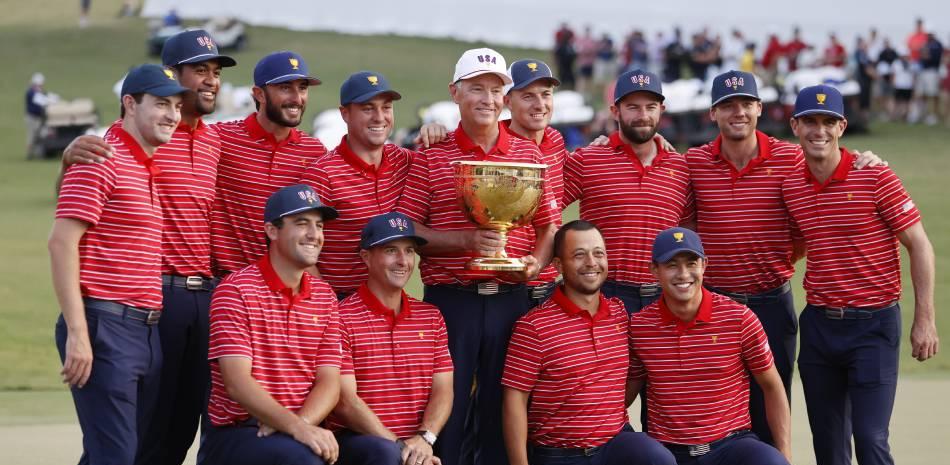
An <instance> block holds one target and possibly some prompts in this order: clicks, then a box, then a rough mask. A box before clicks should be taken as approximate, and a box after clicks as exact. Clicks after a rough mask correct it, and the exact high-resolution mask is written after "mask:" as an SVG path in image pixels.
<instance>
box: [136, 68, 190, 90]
mask: <svg viewBox="0 0 950 465" xmlns="http://www.w3.org/2000/svg"><path fill="white" fill-rule="evenodd" d="M185 92H190V90H189V89H188V88H187V87H182V86H181V84H178V75H177V74H175V72H174V71H172V70H170V69H168V68H162V67H161V66H158V65H152V64H145V65H140V66H136V67H135V68H132V70H131V71H129V74H128V75H126V76H125V80H123V81H122V91H121V92H120V93H119V95H120V96H121V95H131V94H151V95H154V96H156V97H168V96H169V95H177V94H182V93H185Z"/></svg>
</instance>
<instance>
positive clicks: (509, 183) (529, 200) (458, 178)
mask: <svg viewBox="0 0 950 465" xmlns="http://www.w3.org/2000/svg"><path fill="white" fill-rule="evenodd" d="M454 166H455V191H456V194H457V195H458V199H459V205H460V206H461V208H462V212H464V213H465V216H466V217H467V218H468V219H469V220H470V221H471V222H473V223H475V224H476V225H478V227H479V228H482V229H491V230H494V231H498V232H499V233H500V234H501V240H502V243H504V242H505V241H506V235H507V233H508V231H509V230H511V229H514V228H517V227H520V226H525V225H527V224H530V223H531V219H532V218H534V214H535V212H536V211H537V210H538V205H539V203H540V202H541V197H542V195H543V193H544V170H545V169H547V165H537V164H531V163H506V162H492V161H460V162H456V163H455V165H454ZM465 266H466V268H468V269H470V270H483V271H524V269H525V264H524V262H522V261H521V259H520V258H509V257H508V254H506V253H505V250H504V247H503V248H502V250H501V251H499V252H498V253H496V254H495V256H493V257H476V258H473V259H471V260H469V262H468V263H467V264H466V265H465Z"/></svg>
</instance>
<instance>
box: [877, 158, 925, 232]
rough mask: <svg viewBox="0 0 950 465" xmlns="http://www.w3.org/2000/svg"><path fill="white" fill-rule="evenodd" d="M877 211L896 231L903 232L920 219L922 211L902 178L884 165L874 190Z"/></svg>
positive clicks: (892, 229)
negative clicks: (902, 182) (908, 191)
mask: <svg viewBox="0 0 950 465" xmlns="http://www.w3.org/2000/svg"><path fill="white" fill-rule="evenodd" d="M874 203H875V205H877V212H878V214H879V215H881V218H883V219H884V222H885V223H887V226H888V227H889V228H891V231H894V232H895V233H899V232H902V231H904V230H906V229H907V228H909V227H911V226H913V225H914V224H916V223H917V222H918V221H920V211H918V210H917V206H916V205H914V201H913V200H911V198H910V194H908V193H907V190H906V189H904V185H903V184H901V180H900V179H899V178H898V177H897V175H896V174H894V171H892V170H891V169H890V168H887V167H884V168H882V169H881V173H880V175H879V176H878V179H877V186H876V187H875V190H874Z"/></svg>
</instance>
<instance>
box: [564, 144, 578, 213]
mask: <svg viewBox="0 0 950 465" xmlns="http://www.w3.org/2000/svg"><path fill="white" fill-rule="evenodd" d="M583 159H584V152H583V151H582V150H577V151H575V152H574V153H568V154H567V159H565V160H564V194H563V195H562V198H561V205H562V206H563V207H565V208H566V207H567V206H568V205H570V204H572V203H574V202H575V201H576V200H577V199H580V198H581V194H582V192H583V191H582V184H581V183H582V181H583V174H584V166H583Z"/></svg>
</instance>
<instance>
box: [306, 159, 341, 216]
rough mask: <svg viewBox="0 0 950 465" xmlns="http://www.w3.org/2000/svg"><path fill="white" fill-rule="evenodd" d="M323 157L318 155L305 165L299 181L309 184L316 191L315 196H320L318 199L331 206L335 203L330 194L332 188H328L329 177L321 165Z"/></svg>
mask: <svg viewBox="0 0 950 465" xmlns="http://www.w3.org/2000/svg"><path fill="white" fill-rule="evenodd" d="M323 158H324V157H320V158H318V159H316V160H314V161H313V162H311V163H310V164H309V165H307V169H305V170H304V172H303V175H301V176H300V182H301V183H303V184H306V185H308V186H310V187H311V188H312V189H313V191H314V192H316V193H317V197H320V201H321V202H323V204H324V205H329V206H331V207H333V206H336V205H335V203H334V199H333V196H332V195H331V194H332V193H333V190H332V189H331V188H330V179H329V177H328V176H327V173H326V171H324V170H323V168H322V167H321V163H322V161H323Z"/></svg>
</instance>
